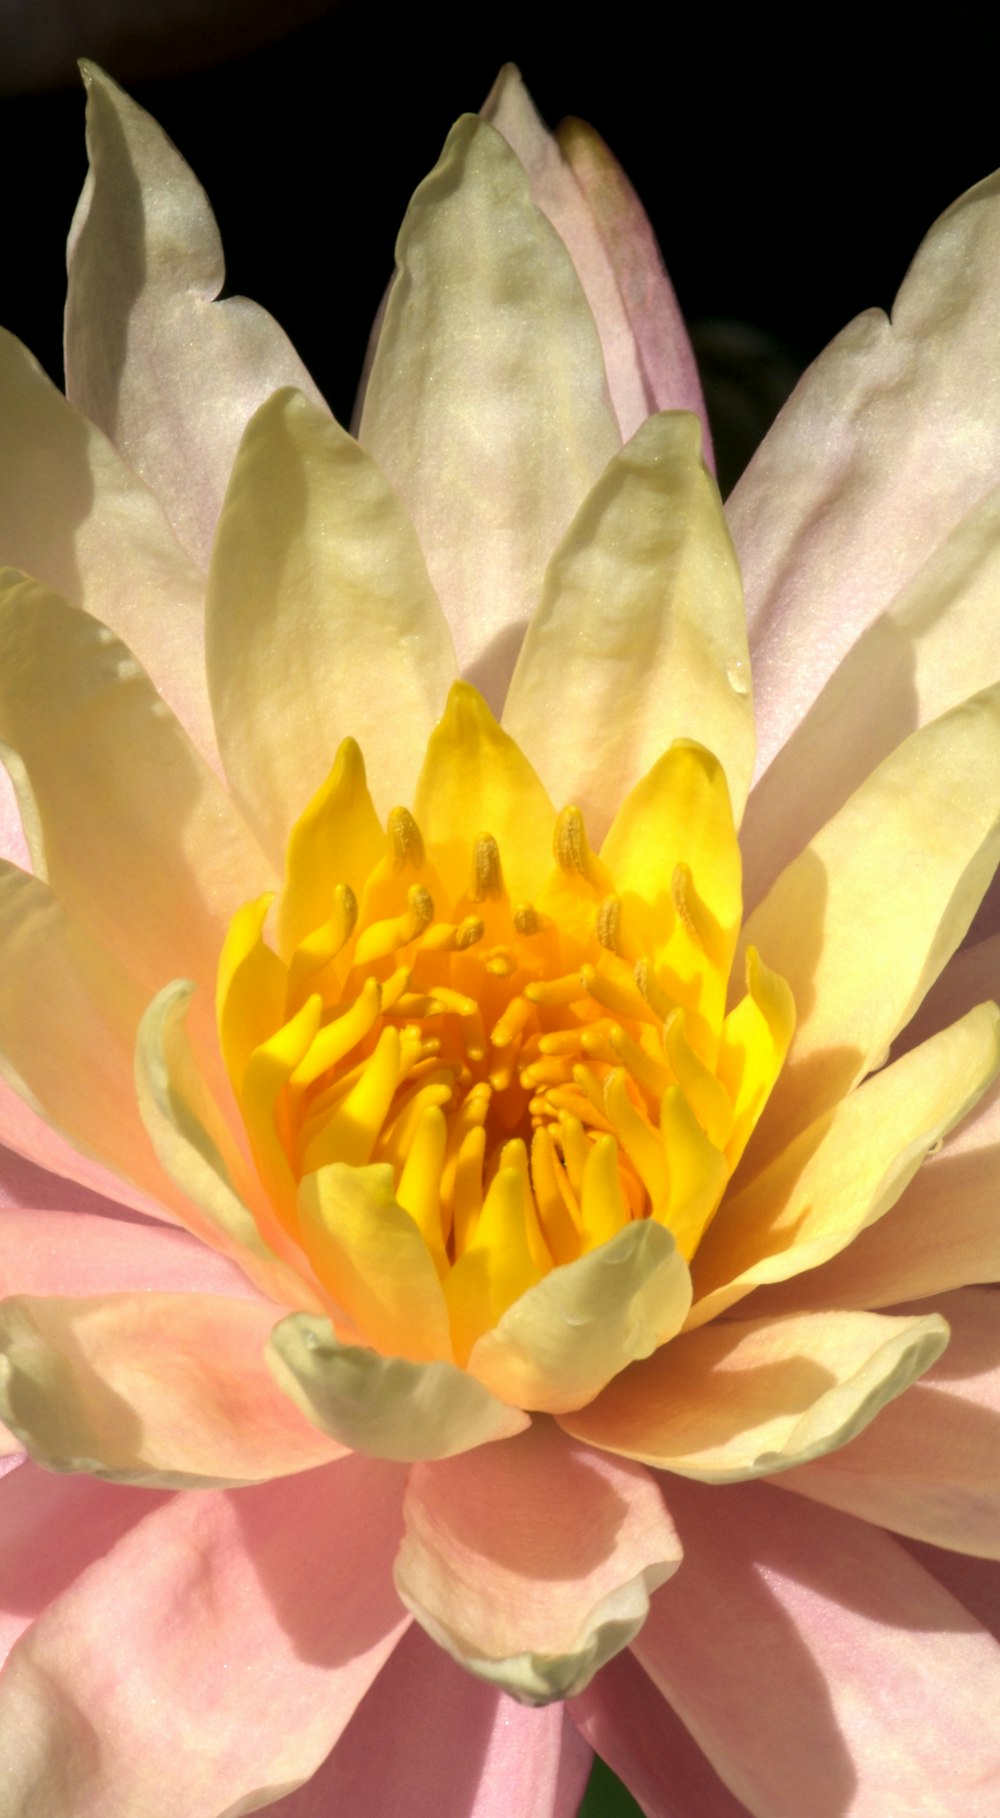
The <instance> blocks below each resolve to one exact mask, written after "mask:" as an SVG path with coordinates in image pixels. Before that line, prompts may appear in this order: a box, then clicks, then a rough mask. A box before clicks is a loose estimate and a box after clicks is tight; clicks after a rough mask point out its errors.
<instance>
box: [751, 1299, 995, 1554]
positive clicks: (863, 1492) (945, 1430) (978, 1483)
mask: <svg viewBox="0 0 1000 1818" xmlns="http://www.w3.org/2000/svg"><path fill="white" fill-rule="evenodd" d="M898 1310H899V1309H897V1311H898ZM934 1310H935V1312H936V1313H941V1314H943V1316H944V1318H945V1319H946V1320H947V1321H948V1325H949V1327H950V1328H951V1339H950V1342H949V1345H948V1348H947V1350H946V1351H945V1353H944V1356H943V1357H941V1358H939V1359H938V1361H937V1363H935V1364H932V1366H931V1368H930V1369H929V1370H928V1371H927V1373H926V1375H925V1376H924V1377H923V1378H922V1379H921V1381H920V1382H918V1383H916V1384H915V1385H914V1386H913V1388H911V1389H910V1390H909V1391H908V1392H907V1393H906V1394H905V1395H901V1396H900V1398H899V1400H898V1401H895V1402H893V1403H892V1405H891V1406H889V1407H886V1408H883V1410H882V1411H881V1413H880V1414H879V1415H878V1416H877V1417H876V1419H875V1420H874V1422H873V1423H872V1425H871V1426H870V1427H868V1428H867V1429H866V1430H865V1431H864V1432H863V1433H861V1434H859V1435H858V1437H857V1438H856V1439H852V1440H851V1441H850V1442H849V1443H848V1444H847V1445H845V1446H841V1447H840V1448H839V1450H837V1451H836V1452H831V1453H830V1455H829V1456H828V1457H826V1458H821V1459H817V1460H816V1461H815V1463H812V1464H805V1465H802V1466H800V1467H799V1468H798V1469H796V1470H793V1471H788V1472H786V1473H785V1474H784V1475H783V1476H782V1477H781V1478H780V1479H779V1480H778V1481H779V1482H780V1484H781V1487H782V1489H785V1490H797V1491H798V1492H799V1494H800V1495H803V1496H808V1497H810V1498H812V1499H813V1500H815V1501H816V1502H822V1503H826V1504H828V1505H829V1506H830V1507H831V1508H834V1509H843V1510H844V1511H845V1512H846V1513H847V1514H848V1515H859V1516H861V1518H862V1520H864V1521H873V1522H876V1523H877V1524H878V1526H879V1527H883V1528H892V1529H895V1531H896V1532H897V1533H900V1534H909V1535H912V1536H914V1538H916V1539H917V1540H929V1541H933V1542H934V1543H935V1544H936V1545H937V1546H942V1547H955V1548H957V1549H958V1550H959V1551H960V1552H962V1553H974V1554H978V1555H981V1556H983V1557H987V1558H992V1559H997V1558H1000V1470H998V1468H997V1460H998V1458H1000V1296H998V1295H997V1294H995V1293H993V1292H992V1291H991V1290H990V1289H988V1288H964V1289H963V1290H962V1291H961V1292H960V1293H958V1294H947V1295H944V1296H943V1297H942V1298H941V1299H940V1300H935V1303H934ZM830 1317H831V1318H838V1317H843V1316H842V1315H837V1314H831V1315H830ZM854 1317H858V1316H857V1315H855V1316H854Z"/></svg>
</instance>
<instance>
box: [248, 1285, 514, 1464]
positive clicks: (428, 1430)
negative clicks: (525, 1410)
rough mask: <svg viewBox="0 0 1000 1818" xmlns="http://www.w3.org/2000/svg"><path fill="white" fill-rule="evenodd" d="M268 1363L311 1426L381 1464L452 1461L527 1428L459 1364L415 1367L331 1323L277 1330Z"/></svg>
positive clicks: (309, 1318) (296, 1316) (307, 1320)
mask: <svg viewBox="0 0 1000 1818" xmlns="http://www.w3.org/2000/svg"><path fill="white" fill-rule="evenodd" d="M268 1362H269V1363H270V1366H271V1369H272V1371H273V1373H274V1376H275V1379H276V1381H277V1382H278V1384H279V1386H280V1387H281V1388H282V1389H283V1390H284V1392H285V1394H286V1395H288V1396H289V1397H290V1399H291V1400H292V1401H293V1402H294V1403H295V1405H296V1407H297V1408H300V1409H301V1411H302V1413H303V1414H304V1415H305V1416H306V1418H307V1420H311V1421H312V1422H313V1423H314V1424H315V1425H316V1426H317V1427H319V1428H320V1429H321V1430H322V1431H323V1432H324V1433H330V1434H332V1436H333V1437H334V1438H335V1439H337V1440H339V1441H340V1443H341V1444H342V1445H345V1446H349V1447H350V1449H351V1450H352V1451H355V1452H367V1453H369V1454H370V1455H371V1456H372V1457H375V1458H391V1459H395V1460H396V1461H397V1463H404V1464H410V1463H412V1462H413V1461H414V1460H417V1459H429V1458H452V1457H454V1456H455V1455H456V1454H457V1453H459V1452H466V1451H469V1450H470V1449H471V1448H473V1447H475V1446H481V1445H487V1444H489V1443H490V1442H491V1441H492V1440H497V1439H509V1438H510V1437H511V1435H512V1434H514V1433H520V1432H522V1431H523V1430H524V1428H525V1427H527V1425H528V1424H529V1423H528V1416H527V1415H526V1414H522V1413H521V1412H520V1410H519V1409H517V1408H510V1407H505V1406H504V1405H503V1403H502V1402H500V1401H497V1400H496V1399H495V1398H494V1396H492V1395H491V1394H490V1393H489V1392H488V1390H486V1389H484V1388H483V1387H482V1385H481V1384H480V1383H478V1382H476V1381H475V1380H474V1378H473V1377H471V1376H469V1375H467V1374H466V1372H465V1371H464V1370H459V1369H456V1367H455V1365H454V1364H451V1363H446V1362H443V1361H441V1362H437V1363H411V1362H409V1361H408V1359H406V1358H404V1357H380V1356H379V1355H378V1353H377V1352H376V1351H368V1350H365V1349H363V1348H362V1347H361V1346H359V1345H342V1344H338V1342H337V1339H336V1337H335V1335H334V1331H333V1327H332V1325H331V1324H330V1321H329V1320H328V1319H318V1318H316V1317H315V1316H313V1315H310V1314H307V1313H292V1314H290V1315H289V1317H288V1318H287V1319H283V1320H282V1321H281V1323H280V1325H278V1326H276V1327H275V1328H274V1331H273V1333H272V1334H271V1339H270V1344H269V1347H268Z"/></svg>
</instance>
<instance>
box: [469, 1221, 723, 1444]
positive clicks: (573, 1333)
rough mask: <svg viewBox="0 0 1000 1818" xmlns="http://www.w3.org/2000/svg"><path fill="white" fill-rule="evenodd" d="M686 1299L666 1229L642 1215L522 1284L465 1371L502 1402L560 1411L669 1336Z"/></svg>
mask: <svg viewBox="0 0 1000 1818" xmlns="http://www.w3.org/2000/svg"><path fill="white" fill-rule="evenodd" d="M690 1304H691V1278H690V1275H689V1274H688V1269H687V1265H686V1263H685V1262H684V1260H683V1258H682V1257H681V1255H680V1253H679V1251H678V1250H677V1247H676V1245H675V1243H674V1240H673V1238H672V1236H671V1234H670V1232H669V1231H667V1230H666V1229H665V1227H664V1226H663V1225H660V1224H657V1223H656V1222H655V1221H654V1220H652V1219H642V1220H639V1221H636V1222H634V1223H632V1224H629V1225H625V1226H624V1227H623V1229H622V1230H621V1231H619V1232H618V1233H617V1234H616V1235H615V1236H614V1237H612V1238H611V1239H610V1240H609V1241H608V1242H607V1243H605V1244H601V1245H600V1247H599V1248H598V1249H596V1250H591V1251H590V1252H589V1254H588V1255H586V1256H581V1257H579V1258H578V1259H577V1260H576V1261H575V1262H570V1263H566V1264H564V1266H563V1267H562V1268H559V1269H553V1270H552V1271H551V1272H550V1273H549V1274H548V1275H545V1276H543V1277H542V1280H541V1281H539V1282H536V1283H535V1284H534V1286H532V1287H530V1288H528V1289H526V1290H525V1292H524V1293H523V1294H522V1295H521V1296H520V1297H519V1299H517V1300H516V1301H515V1302H514V1304H513V1306H511V1307H508V1309H507V1311H506V1313H504V1314H503V1315H502V1317H501V1318H500V1320H499V1321H498V1323H497V1324H496V1325H495V1326H494V1328H493V1330H492V1331H491V1332H486V1333H484V1335H483V1336H482V1338H479V1339H477V1341H476V1343H475V1344H474V1345H473V1347H472V1351H471V1353H470V1355H469V1361H468V1365H467V1368H468V1369H469V1371H470V1372H471V1374H472V1375H473V1376H476V1377H478V1379H479V1381H480V1382H483V1383H485V1384H486V1385H487V1387H488V1388H490V1389H492V1390H493V1392H494V1394H496V1395H499V1396H501V1397H502V1399H503V1400H504V1401H509V1402H513V1403H514V1404H515V1405H516V1406H518V1407H522V1408H538V1409H542V1410H544V1411H545V1412H547V1413H556V1414H561V1413H563V1412H564V1411H565V1410H567V1409H570V1408H580V1407H582V1406H583V1405H584V1403H586V1402H588V1401H590V1400H591V1399H592V1398H593V1396H595V1395H596V1394H597V1393H598V1391H599V1390H600V1389H602V1388H603V1387H604V1385H605V1383H607V1382H609V1381H610V1380H611V1378H612V1377H613V1376H616V1375H617V1373H618V1371H619V1370H623V1369H624V1368H625V1366H626V1364H630V1363H631V1362H632V1361H633V1360H634V1359H635V1358H638V1357H648V1356H649V1354H650V1352H651V1351H652V1350H653V1349H654V1348H655V1347H656V1346H657V1345H661V1344H663V1343H664V1341H665V1340H666V1339H668V1338H673V1336H674V1334H675V1333H676V1332H679V1331H680V1329H681V1326H682V1325H683V1323H684V1320H685V1317H686V1315H687V1312H688V1308H689V1306H690Z"/></svg>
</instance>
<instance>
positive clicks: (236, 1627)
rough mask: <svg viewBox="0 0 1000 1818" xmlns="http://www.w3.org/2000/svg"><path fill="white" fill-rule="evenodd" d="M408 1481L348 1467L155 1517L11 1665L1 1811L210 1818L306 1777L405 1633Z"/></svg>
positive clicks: (4, 1694) (166, 1509) (360, 1465)
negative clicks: (401, 1553)
mask: <svg viewBox="0 0 1000 1818" xmlns="http://www.w3.org/2000/svg"><path fill="white" fill-rule="evenodd" d="M22 1468H23V1467H22ZM400 1489H401V1477H400V1473H399V1471H398V1470H397V1469H396V1468H395V1467H392V1466H386V1465H382V1464H378V1463H374V1462H373V1461H371V1460H369V1459H360V1458H349V1459H344V1460H341V1461H340V1462H338V1463H337V1464H334V1465H329V1466H327V1467H325V1468H324V1469H321V1470H318V1471H310V1472H307V1473H306V1474H305V1475H304V1476H301V1477H298V1478H296V1479H294V1480H279V1481H277V1482H274V1483H270V1484H265V1485H260V1486H257V1487H255V1488H253V1489H248V1490H237V1491H229V1492H224V1491H205V1492H203V1493H202V1494H199V1495H197V1496H195V1495H186V1496H176V1497H171V1498H170V1499H169V1500H168V1501H167V1502H166V1504H165V1505H164V1506H163V1507H161V1508H156V1509H154V1511H153V1513H152V1514H151V1515H150V1516H148V1517H147V1518H146V1520H144V1521H143V1522H142V1523H141V1524H140V1525H139V1526H138V1527H137V1528H135V1529H133V1531H132V1532H130V1533H128V1534H126V1535H124V1536H123V1537H122V1538H121V1539H120V1540H119V1541H118V1544H117V1545H116V1546H115V1547H114V1548H113V1550H112V1551H111V1552H110V1553H109V1554H108V1555H107V1557H106V1558H104V1559H102V1560H99V1561H98V1562H97V1563H96V1564H95V1565H93V1566H92V1567H91V1569H90V1570H89V1571H88V1572H86V1573H85V1574H84V1575H83V1577H82V1578H80V1579H79V1580H78V1581H77V1583H76V1584H75V1585H74V1586H73V1587H72V1588H71V1589H70V1590H68V1591H67V1592H66V1593H65V1595H64V1596H62V1597H60V1598H59V1599H58V1600H57V1601H56V1602H55V1603H54V1604H53V1605H52V1606H51V1607H50V1608H49V1609H48V1610H47V1611H46V1613H45V1614H44V1615H43V1616H41V1617H40V1618H39V1619H38V1621H37V1622H36V1623H35V1624H34V1627H33V1628H32V1629H31V1631H30V1632H29V1633H28V1634H26V1635H25V1636H23V1637H22V1639H21V1641H20V1642H19V1643H18V1645H17V1646H16V1648H15V1649H14V1651H13V1653H12V1655H11V1657H10V1660H9V1662H8V1665H7V1671H6V1673H5V1675H4V1677H3V1679H2V1680H0V1723H2V1726H3V1733H4V1736H5V1738H6V1755H5V1764H4V1765H5V1771H6V1776H7V1778H6V1781H5V1796H6V1797H7V1798H8V1799H9V1801H10V1809H11V1810H12V1811H15V1810H24V1811H28V1810H30V1809H31V1805H32V1803H34V1804H35V1805H36V1806H37V1805H38V1802H39V1801H40V1800H43V1801H45V1804H46V1805H47V1807H48V1809H49V1810H50V1811H51V1812H53V1814H55V1813H60V1814H62V1813H65V1814H66V1815H67V1818H68V1814H69V1813H70V1812H72V1818H109V1814H111V1813H121V1814H123V1818H124V1814H125V1813H129V1814H132V1813H136V1814H138V1813H140V1812H141V1813H142V1818H178V1814H180V1813H185V1814H187V1813H204V1814H206V1818H208V1815H209V1814H210V1815H211V1818H217V1815H218V1814H221V1813H223V1812H232V1813H235V1812H237V1811H244V1812H250V1811H253V1810H255V1809H256V1808H257V1806H262V1805H267V1804H268V1803H269V1801H270V1800H271V1799H277V1798H279V1797H280V1796H281V1795H282V1794H285V1793H289V1792H291V1791H293V1790H294V1788H295V1787H297V1786H299V1785H300V1784H301V1783H302V1782H303V1781H304V1780H306V1779H308V1778H309V1776H310V1775H312V1774H313V1773H314V1772H315V1770H316V1768H317V1767H318V1766H319V1764H320V1762H321V1761H323V1760H324V1759H325V1757H326V1755H327V1754H328V1753H329V1750H330V1749H331V1748H332V1746H333V1744H334V1743H335V1742H336V1740H337V1738H338V1736H339V1735H340V1734H341V1732H342V1730H343V1729H344V1727H345V1725H346V1723H347V1722H348V1720H349V1718H350V1717H351V1715H352V1713H353V1712H354V1710H355V1708H356V1706H357V1704H358V1703H359V1701H360V1699H361V1698H362V1697H363V1696H364V1693H365V1692H366V1691H367V1689H368V1686H369V1685H370V1684H371V1681H372V1679H373V1678H374V1676H375V1674H376V1673H377V1672H378V1671H379V1668H380V1667H381V1666H382V1664H383V1662H384V1661H385V1659H386V1658H387V1656H388V1654H389V1653H390V1652H391V1649H392V1647H393V1646H394V1644H395V1642H396V1640H397V1639H398V1638H399V1635H400V1634H401V1632H402V1629H403V1627H404V1625H405V1622H406V1617H405V1614H404V1612H403V1611H402V1609H401V1608H400V1605H399V1602H398V1599H397V1598H396V1596H395V1593H394V1592H393V1589H392V1582H391V1576H390V1572H391V1560H392V1554H393V1551H394V1549H395V1546H396V1544H397V1540H398V1536H399V1528H400V1516H399V1503H400ZM116 1494H121V1492H116ZM133 1494H138V1492H133ZM241 1802H242V1803H241Z"/></svg>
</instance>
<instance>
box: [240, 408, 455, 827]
mask: <svg viewBox="0 0 1000 1818" xmlns="http://www.w3.org/2000/svg"><path fill="white" fill-rule="evenodd" d="M206 614H207V623H206V637H207V648H208V679H209V686H210V689H211V693H212V707H213V711H214V714H215V723H216V725H217V727H218V729H219V743H220V747H221V750H222V756H223V761H224V763H225V766H226V772H227V775H228V776H229V779H230V782H231V783H232V786H233V790H234V793H235V795H236V797H237V800H238V801H240V802H241V803H242V804H243V805H244V806H245V808H246V811H247V815H248V818H249V819H250V820H251V822H252V823H253V825H254V826H255V827H256V828H257V829H258V830H259V832H260V835H261V838H262V840H263V841H264V843H265V844H266V846H267V848H268V850H269V851H270V852H271V853H272V855H273V856H274V857H275V858H276V859H280V858H281V856H282V855H283V853H284V849H285V842H286V839H287V837H288V832H289V829H290V827H291V825H292V823H293V821H294V820H295V818H296V816H297V815H298V814H299V812H300V810H301V807H302V803H303V801H304V800H305V799H306V798H307V797H308V796H309V795H311V794H312V793H313V792H314V791H315V790H317V789H318V788H319V787H320V785H321V783H322V782H323V779H324V777H325V776H326V774H327V772H328V770H329V768H330V762H331V759H332V756H333V753H334V752H335V751H336V749H337V746H338V745H339V744H340V741H341V740H342V739H343V738H344V737H345V736H346V735H347V734H348V733H349V734H350V735H351V736H352V737H354V738H356V739H357V740H358V741H359V743H360V744H361V746H362V748H363V749H364V751H365V753H366V755H367V759H368V766H369V777H370V783H371V788H372V793H373V795H374V797H375V800H376V801H377V802H378V804H379V806H380V807H381V810H382V812H383V814H385V813H387V812H388V810H389V809H390V808H392V807H394V806H395V804H396V803H397V802H398V801H405V800H406V799H407V798H408V796H409V793H410V790H411V789H412V787H413V778H414V777H415V775H416V774H417V771H418V769H419V767H420V760H421V757H422V755H423V751H424V747H425V745H426V743H427V738H428V735H429V733H430V731H431V728H432V726H433V724H434V721H435V719H436V717H437V715H438V713H439V712H440V707H441V701H442V699H443V698H444V695H445V692H446V690H447V688H448V685H449V683H450V682H451V681H452V680H453V679H454V676H455V656H454V651H453V649H452V643H451V636H450V633H449V631H448V627H447V625H446V624H445V620H444V616H443V614H442V612H441V608H440V606H439V605H438V602H437V599H436V597H435V594H434V590H433V588H432V586H431V583H430V580H429V578H428V575H427V569H426V566H425V563H424V557H423V555H422V554H421V551H420V546H419V544H418V542H417V538H416V533H415V531H414V529H413V526H412V524H411V523H410V521H409V519H408V518H407V516H406V513H405V511H404V510H403V507H402V506H401V504H400V502H399V500H398V499H397V497H396V495H395V493H394V492H393V491H392V489H391V487H390V486H389V485H387V483H386V481H385V479H384V478H383V476H382V474H381V473H380V472H379V469H378V467H377V466H376V465H375V462H374V461H373V460H372V458H371V456H370V455H368V454H366V453H365V452H364V450H363V449H362V448H360V447H359V446H358V444H357V442H355V441H354V440H353V438H352V437H351V436H349V435H348V434H347V433H346V431H345V430H342V429H340V428H339V427H338V425H337V424H336V423H335V422H334V421H333V419H332V418H331V417H329V416H328V415H327V414H326V412H325V411H321V410H319V409H318V408H317V406H316V405H315V404H311V403H310V402H309V401H308V399H306V398H304V397H302V395H301V394H300V393H298V392H292V391H282V392H278V393H277V394H276V396H275V397H273V398H269V399H268V401H267V403H266V404H263V405H262V406H261V408H260V409H259V410H258V411H257V414H256V415H255V416H254V417H253V418H252V419H251V421H250V422H249V423H248V425H247V429H246V433H245V434H244V437H243V440H242V442H241V444H240V449H239V453H238V454H237V457H236V464H235V466H234V468H233V472H232V478H231V479H230V482H229V487H228V490H227V492H226V499H225V504H224V505H223V509H222V516H221V518H220V519H219V528H218V533H217V536H216V540H215V546H214V548H213V551H212V562H211V567H210V570H209V580H208V598H207V601H206ZM387 727H391V729H392V732H391V737H386V728H387Z"/></svg>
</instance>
